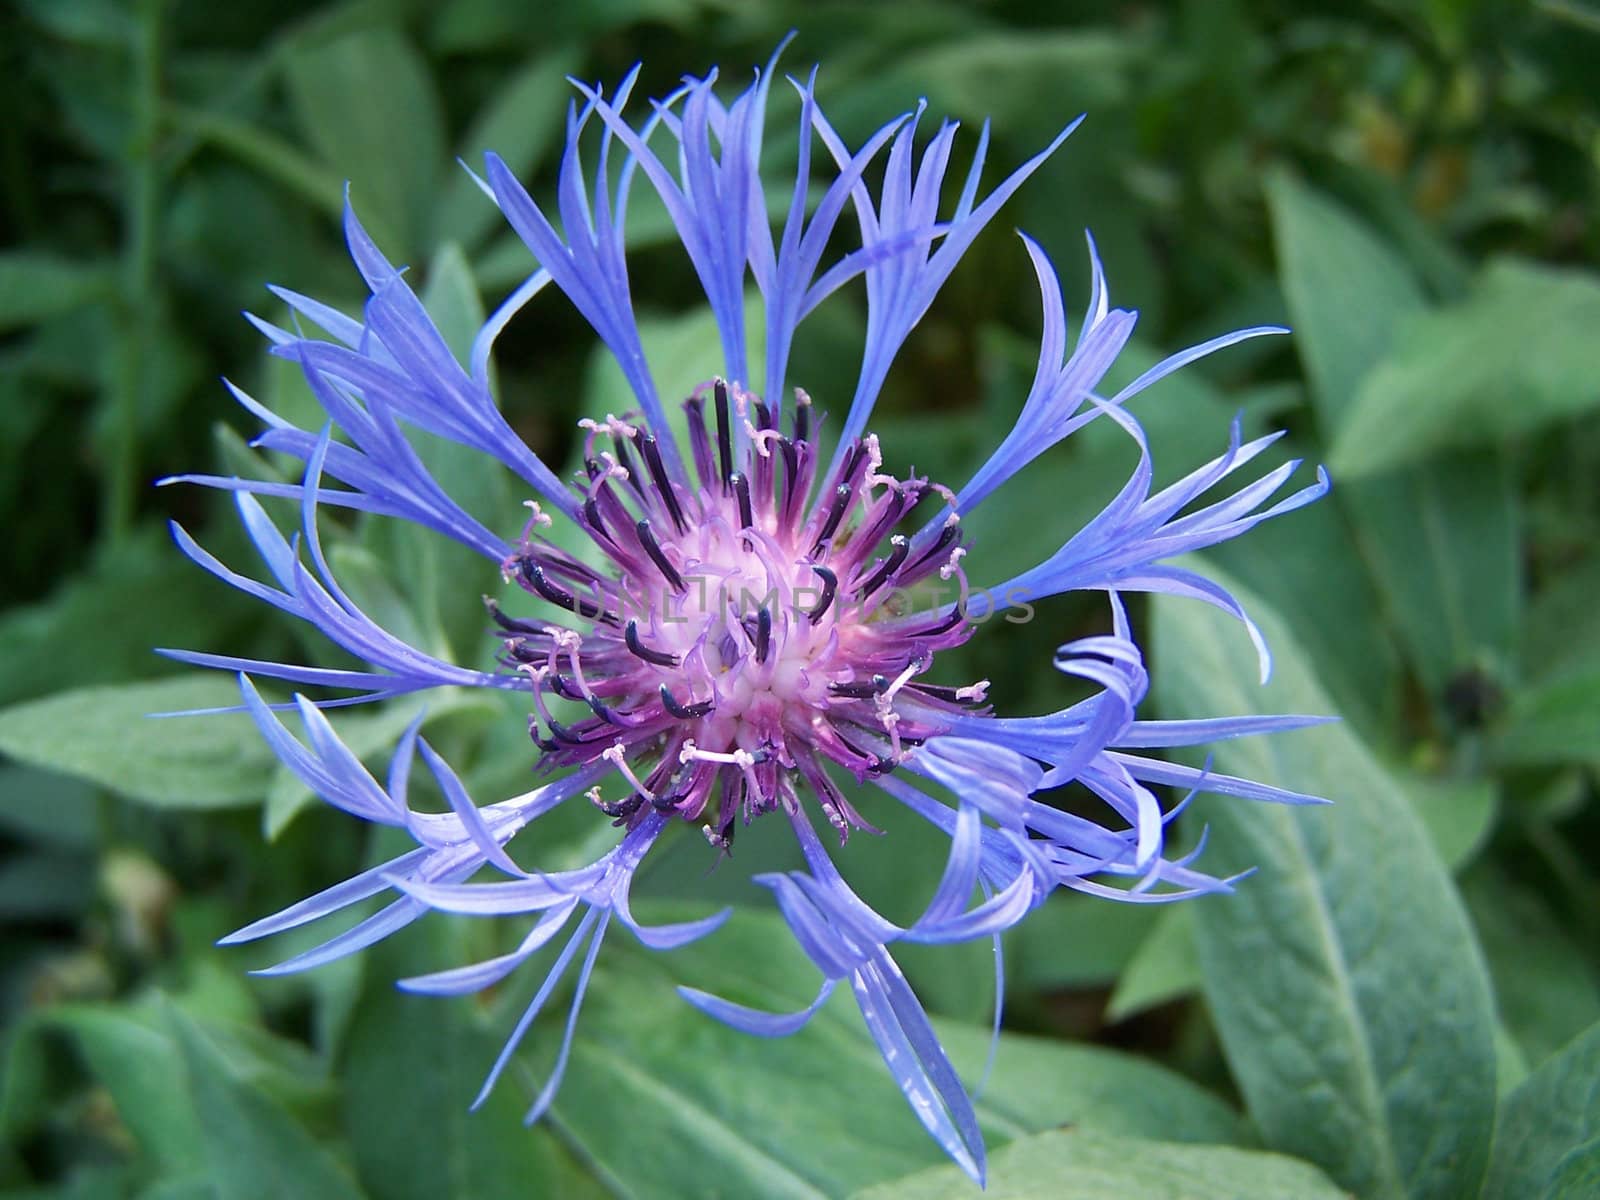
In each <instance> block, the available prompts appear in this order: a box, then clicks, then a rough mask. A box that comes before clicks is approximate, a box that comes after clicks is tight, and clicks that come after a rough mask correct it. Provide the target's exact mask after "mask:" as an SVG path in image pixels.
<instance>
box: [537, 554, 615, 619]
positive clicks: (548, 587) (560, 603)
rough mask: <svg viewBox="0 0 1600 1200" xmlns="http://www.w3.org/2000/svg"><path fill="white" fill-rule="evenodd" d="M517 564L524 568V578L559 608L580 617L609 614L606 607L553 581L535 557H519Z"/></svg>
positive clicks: (603, 617) (602, 617)
mask: <svg viewBox="0 0 1600 1200" xmlns="http://www.w3.org/2000/svg"><path fill="white" fill-rule="evenodd" d="M517 565H518V566H519V567H520V568H521V569H522V576H523V578H524V579H526V580H527V581H528V582H529V583H531V584H532V585H533V590H534V591H536V592H538V593H539V595H541V596H543V597H544V598H545V599H546V600H548V601H550V603H551V604H554V605H556V606H557V607H558V608H564V609H566V610H567V611H568V612H570V613H576V614H577V615H578V616H580V617H589V618H596V617H598V618H601V619H605V618H606V617H607V616H608V615H609V614H608V613H607V612H606V611H605V609H603V608H601V607H600V606H599V605H598V604H596V603H594V602H593V601H592V600H585V599H583V598H582V597H580V596H575V595H573V594H572V593H571V592H569V591H567V589H566V588H564V587H562V586H561V585H560V584H558V583H555V582H553V581H552V580H551V579H550V578H549V576H547V575H546V574H545V573H544V568H542V567H541V566H540V565H539V564H538V563H536V562H534V561H533V559H531V558H522V559H519V560H518V562H517Z"/></svg>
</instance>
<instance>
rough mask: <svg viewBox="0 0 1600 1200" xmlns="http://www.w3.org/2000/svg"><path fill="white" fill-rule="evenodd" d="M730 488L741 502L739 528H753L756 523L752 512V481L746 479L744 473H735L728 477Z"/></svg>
mask: <svg viewBox="0 0 1600 1200" xmlns="http://www.w3.org/2000/svg"><path fill="white" fill-rule="evenodd" d="M728 486H729V487H731V488H733V494H734V496H735V497H736V498H737V499H738V501H739V528H740V529H750V528H752V527H753V526H754V525H755V523H756V521H755V516H754V514H753V513H752V512H751V511H750V481H749V480H748V479H746V478H745V477H744V473H743V472H742V471H735V472H734V473H733V474H732V475H730V476H728Z"/></svg>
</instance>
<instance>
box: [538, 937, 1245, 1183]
mask: <svg viewBox="0 0 1600 1200" xmlns="http://www.w3.org/2000/svg"><path fill="white" fill-rule="evenodd" d="M700 911H701V912H703V911H704V910H703V909H701V910H700ZM641 915H643V910H641ZM682 915H683V914H681V913H680V914H678V916H679V918H680V919H681V916H682ZM666 916H667V914H665V913H660V912H659V911H658V912H656V913H652V914H651V916H650V917H649V918H647V919H651V920H656V919H666ZM679 980H681V981H682V982H684V983H688V984H691V985H693V986H695V987H699V988H702V989H705V990H708V991H712V992H715V993H717V994H719V995H726V996H729V997H730V998H732V999H737V1000H739V1001H740V1002H742V1003H749V1004H753V1005H757V1006H759V1007H763V1008H767V1009H770V1010H773V1011H777V1010H781V1009H784V1008H794V1007H797V1006H799V1005H802V1004H804V1003H805V1002H806V1001H807V1000H809V999H810V996H811V993H813V992H814V991H815V988H816V976H815V971H814V969H812V968H811V967H809V965H808V964H806V962H805V960H804V957H803V956H802V955H801V954H800V952H799V950H798V949H797V948H796V947H795V945H794V942H793V939H792V937H791V935H790V934H789V933H788V931H787V929H786V927H785V926H784V924H783V922H782V920H781V918H779V917H778V916H777V915H776V914H774V913H771V912H764V911H763V912H755V911H749V910H742V909H741V910H737V911H736V912H735V915H734V917H733V919H732V920H731V921H730V922H729V924H728V925H726V926H725V927H724V928H723V929H722V930H721V931H719V932H718V933H717V934H716V935H714V936H713V937H711V938H708V939H706V941H705V942H704V943H703V944H698V945H695V946H691V947H686V948H684V949H682V950H679V951H675V952H673V953H672V954H670V955H651V954H648V953H647V952H642V951H635V950H631V949H629V948H625V947H623V946H620V945H608V946H607V947H606V953H605V954H604V955H603V956H602V958H601V965H600V967H598V968H597V971H596V977H595V982H594V985H593V987H592V988H591V991H590V994H589V998H588V1000H587V1001H586V1003H585V1007H584V1011H583V1014H582V1018H581V1020H580V1023H579V1027H578V1038H577V1043H576V1045H575V1047H574V1049H573V1059H572V1063H571V1067H570V1069H569V1071H568V1073H567V1076H566V1079H565V1080H564V1082H563V1084H562V1090H561V1092H560V1094H559V1096H558V1097H557V1100H556V1116H557V1118H558V1119H559V1121H560V1124H561V1127H562V1128H563V1129H564V1130H565V1131H567V1132H568V1133H570V1135H571V1136H572V1138H573V1139H574V1140H575V1142H576V1144H577V1146H578V1147H579V1148H580V1149H581V1150H582V1152H583V1153H584V1155H585V1156H586V1157H588V1158H589V1159H591V1160H592V1161H593V1162H594V1163H595V1164H596V1166H597V1168H598V1169H599V1170H600V1171H601V1173H602V1174H603V1176H604V1177H605V1178H606V1179H608V1180H609V1181H610V1182H611V1183H612V1184H613V1186H615V1187H617V1188H618V1189H619V1190H621V1191H623V1192H635V1193H639V1194H648V1195H652V1196H680V1195H681V1196H698V1195H702V1194H703V1193H704V1189H705V1178H704V1169H705V1163H706V1161H707V1160H708V1159H712V1160H715V1161H716V1162H717V1163H718V1164H719V1166H718V1170H719V1173H720V1175H719V1178H720V1186H721V1187H722V1188H723V1189H724V1190H725V1192H726V1193H727V1194H729V1195H747V1194H750V1195H754V1194H760V1195H798V1196H816V1195H819V1194H822V1195H841V1194H846V1193H848V1192H851V1191H853V1190H855V1189H858V1188H861V1187H865V1186H868V1185H870V1184H872V1183H875V1182H880V1181H882V1180H885V1179H893V1178H898V1177H899V1176H901V1175H904V1174H905V1173H907V1172H908V1171H911V1170H915V1169H916V1168H918V1167H920V1166H926V1165H931V1164H933V1163H936V1162H938V1161H940V1159H939V1151H938V1149H937V1147H936V1146H935V1145H934V1144H933V1143H932V1142H931V1141H929V1140H928V1139H927V1137H926V1135H925V1134H924V1132H923V1130H922V1127H921V1125H920V1124H919V1123H918V1121H917V1120H916V1118H915V1117H914V1116H913V1115H912V1113H911V1112H910V1110H909V1109H908V1108H907V1107H906V1104H905V1100H904V1097H903V1096H902V1095H901V1094H900V1092H899V1090H898V1089H897V1088H896V1087H895V1084H894V1082H893V1079H892V1077H891V1076H890V1074H889V1072H888V1071H887V1070H886V1069H885V1067H884V1063H883V1059H882V1056H881V1055H880V1053H879V1052H878V1050H877V1048H876V1047H875V1046H874V1045H873V1044H872V1042H871V1041H870V1040H868V1038H867V1036H866V1034H865V1031H864V1029H863V1028H862V1026H861V1019H860V1016H859V1014H858V1013H857V1012H856V1010H855V1008H854V1005H853V1004H852V1003H851V1002H850V1001H849V999H848V998H847V997H845V996H844V995H842V994H841V995H839V996H836V997H835V998H834V1000H833V1001H831V1002H830V1003H829V1004H828V1005H827V1006H825V1008H824V1009H823V1011H822V1012H821V1013H820V1014H819V1015H818V1016H817V1017H816V1018H815V1019H814V1020H813V1021H812V1022H811V1023H810V1024H809V1025H808V1026H807V1027H806V1028H805V1029H804V1030H802V1031H801V1032H800V1033H798V1034H796V1035H795V1036H793V1037H791V1038H782V1039H773V1040H768V1039H761V1038H753V1037H749V1036H747V1035H745V1034H741V1033H738V1032H736V1031H734V1030H731V1029H727V1028H725V1027H724V1026H722V1025H720V1024H719V1023H717V1022H715V1021H713V1020H711V1019H710V1018H708V1017H706V1016H704V1015H702V1014H701V1013H698V1012H696V1011H695V1010H693V1009H692V1008H690V1007H689V1006H688V1005H686V1004H684V1003H682V1002H681V1001H680V1000H679V999H678V998H677V997H676V996H674V995H673V993H672V990H671V987H670V984H671V983H672V982H675V981H679ZM513 1011H514V1010H513ZM559 1016H560V1014H555V1015H553V1016H552V1019H551V1022H550V1023H549V1024H548V1025H546V1026H545V1028H546V1029H547V1030H548V1033H547V1034H546V1037H548V1038H553V1037H554V1036H555V1033H556V1024H555V1022H556V1021H557V1020H558V1019H559ZM937 1028H938V1030H939V1035H940V1038H941V1040H942V1041H943V1043H944V1045H945V1046H946V1048H947V1050H948V1051H949V1053H950V1055H951V1058H952V1061H953V1062H954V1064H955V1066H956V1068H957V1069H958V1070H959V1071H960V1072H962V1074H963V1077H964V1078H966V1079H967V1080H968V1081H969V1083H971V1084H975V1083H976V1080H977V1078H978V1076H979V1074H980V1072H981V1071H982V1069H983V1063H984V1060H985V1057H986V1055H987V1052H988V1044H989V1034H988V1031H987V1030H985V1029H981V1028H978V1027H975V1026H967V1025H962V1024H960V1023H957V1022H951V1021H940V1022H938V1025H937ZM977 1108H978V1114H979V1119H980V1121H981V1122H982V1124H983V1126H984V1128H985V1129H986V1130H987V1132H988V1136H989V1138H990V1141H991V1144H999V1143H1000V1142H1001V1141H1004V1140H1006V1139H1009V1138H1014V1137H1018V1136H1021V1135H1023V1134H1026V1133H1031V1132H1037V1131H1039V1130H1042V1129H1047V1128H1050V1127H1052V1126H1054V1125H1058V1124H1061V1123H1064V1122H1070V1123H1072V1124H1075V1125H1083V1126H1085V1127H1088V1128H1094V1129H1099V1130H1104V1131H1107V1132H1111V1133H1119V1134H1125V1133H1132V1134H1141V1135H1156V1134H1160V1135H1161V1136H1164V1137H1169V1138H1173V1139H1192V1140H1195V1141H1217V1140H1223V1139H1228V1138H1231V1137H1234V1136H1236V1134H1237V1132H1238V1123H1237V1118H1236V1117H1235V1115H1234V1114H1233V1113H1232V1112H1231V1111H1230V1110H1229V1109H1228V1108H1227V1107H1226V1106H1225V1105H1224V1104H1222V1103H1221V1102H1220V1101H1219V1100H1217V1099H1216V1098H1215V1097H1213V1096H1210V1095H1209V1094H1207V1093H1206V1092H1204V1091H1203V1090H1202V1089H1200V1088H1199V1087H1197V1086H1196V1085H1194V1084H1192V1083H1190V1082H1188V1081H1186V1080H1183V1079H1181V1078H1180V1077H1178V1076H1176V1075H1174V1074H1173V1073H1171V1072H1169V1071H1167V1070H1165V1069H1164V1068H1161V1067H1159V1066H1156V1065H1154V1064H1152V1063H1148V1062H1143V1061H1140V1060H1138V1059H1134V1058H1132V1057H1130V1056H1127V1055H1123V1054H1120V1053H1117V1052H1115V1051H1111V1050H1106V1049H1102V1048H1099V1047H1089V1046H1074V1045H1070V1044H1064V1043H1061V1042H1049V1041H1044V1040H1041V1039H1036V1038H1022V1037H1016V1036H1013V1035H1006V1036H1005V1037H1003V1038H1002V1039H1001V1044H1000V1048H999V1053H998V1056H997V1059H996V1064H995V1071H994V1074H993V1076H992V1077H991V1079H990V1081H989V1085H988V1087H987V1089H986V1090H985V1092H984V1094H983V1096H982V1097H981V1098H980V1099H979V1100H978V1102H977ZM618 1112H628V1113H630V1114H632V1116H631V1117H630V1123H629V1130H628V1136H626V1137H618V1136H617V1134H616V1114H617V1113H618ZM752 1113H760V1114H761V1119H760V1120H752V1119H751V1114H752ZM818 1147H828V1148H829V1149H828V1152H827V1153H825V1154H823V1153H818V1149H817V1148H818Z"/></svg>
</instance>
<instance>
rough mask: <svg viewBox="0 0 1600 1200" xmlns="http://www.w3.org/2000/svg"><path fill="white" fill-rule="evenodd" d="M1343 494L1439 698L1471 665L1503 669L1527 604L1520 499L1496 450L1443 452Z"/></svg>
mask: <svg viewBox="0 0 1600 1200" xmlns="http://www.w3.org/2000/svg"><path fill="white" fill-rule="evenodd" d="M1335 494H1336V495H1337V496H1338V497H1339V498H1340V502H1341V503H1343V504H1345V505H1346V506H1347V507H1348V509H1349V511H1350V513H1351V514H1352V517H1353V519H1354V521H1355V525H1356V538H1357V541H1358V543H1359V544H1360V545H1361V547H1362V549H1363V551H1364V552H1365V553H1366V556H1367V558H1368V560H1369V562H1370V563H1371V564H1372V570H1373V573H1374V576H1375V578H1376V579H1377V581H1378V587H1379V590H1380V592H1381V593H1382V595H1383V597H1384V600H1385V602H1386V604H1387V607H1388V617H1389V620H1390V622H1391V624H1392V625H1393V626H1394V628H1395V629H1396V630H1397V632H1398V633H1399V634H1400V636H1401V638H1402V639H1403V641H1404V642H1405V644H1406V646H1407V648H1408V649H1409V651H1410V655H1411V658H1412V661H1413V663H1414V665H1415V666H1416V669H1417V671H1418V673H1419V674H1420V675H1421V676H1422V679H1423V682H1424V683H1426V684H1427V685H1428V689H1429V692H1430V694H1431V695H1432V696H1433V697H1434V698H1435V699H1436V700H1437V699H1438V698H1439V697H1440V696H1441V694H1442V693H1443V691H1444V689H1445V688H1446V686H1447V685H1448V684H1449V683H1450V681H1451V680H1452V679H1454V678H1456V677H1457V676H1459V675H1460V674H1461V673H1463V672H1468V671H1478V670H1487V671H1488V673H1489V675H1490V677H1491V678H1494V677H1496V676H1498V675H1501V674H1503V673H1504V672H1505V670H1506V667H1507V664H1508V663H1509V662H1510V661H1511V659H1512V657H1513V648H1514V646H1515V644H1516V640H1517V626H1518V617H1519V615H1520V608H1521V591H1522V584H1521V580H1522V568H1521V563H1520V560H1519V555H1520V549H1519V543H1518V525H1519V520H1520V518H1519V514H1518V501H1517V495H1516V491H1515V488H1514V484H1513V480H1512V477H1511V472H1510V470H1509V468H1508V466H1507V464H1506V463H1505V461H1504V460H1503V459H1502V458H1500V457H1498V456H1496V455H1493V454H1488V453H1484V454H1478V455H1472V456H1455V457H1450V458H1441V459H1438V460H1436V461H1434V462H1431V463H1428V464H1426V465H1424V466H1421V467H1417V468H1416V469H1414V470H1409V471H1406V472H1403V473H1400V474H1396V475H1393V476H1389V477H1385V478H1383V479H1372V480H1361V481H1358V482H1354V483H1351V484H1349V485H1348V486H1343V487H1340V486H1339V485H1337V483H1336V484H1335Z"/></svg>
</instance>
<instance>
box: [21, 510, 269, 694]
mask: <svg viewBox="0 0 1600 1200" xmlns="http://www.w3.org/2000/svg"><path fill="white" fill-rule="evenodd" d="M259 608H260V602H259V601H257V600H253V599H251V598H249V597H247V596H244V595H242V594H240V593H238V592H235V591H234V589H232V588H230V587H227V586H225V585H223V584H221V583H217V582H214V581H211V580H207V579H206V578H204V573H203V572H201V571H200V569H199V568H198V567H196V566H195V565H194V564H193V563H191V562H189V560H188V559H186V558H184V557H183V555H182V554H180V553H178V551H177V550H176V549H175V548H174V547H173V546H172V543H171V540H170V538H169V537H168V536H167V534H166V532H165V531H164V530H163V531H160V532H158V531H156V530H154V529H142V530H139V531H138V532H136V533H134V534H133V535H131V536H130V537H128V538H127V539H126V540H125V541H123V542H122V543H121V544H119V545H111V546H105V547H102V548H101V549H99V550H98V551H97V552H96V553H95V554H94V555H93V557H92V558H91V559H90V560H89V563H88V566H87V569H85V570H83V571H80V572H79V573H77V574H75V575H73V576H71V577H69V578H67V579H66V580H64V581H63V582H62V583H61V584H60V586H58V587H57V588H55V590H53V591H52V592H51V593H50V594H49V596H48V597H47V598H46V599H44V600H42V601H40V602H39V603H37V604H29V605H25V606H19V607H16V608H13V609H11V610H9V611H8V612H6V613H4V614H3V615H0V662H3V663H4V664H5V669H4V670H3V671H0V704H8V705H9V704H14V703H16V702H17V701H19V700H29V699H32V698H34V697H36V696H42V695H45V694H46V693H49V692H51V691H59V690H61V689H63V688H69V687H82V686H84V685H86V684H92V683H122V682H124V681H126V680H128V679H137V678H139V677H141V676H146V675H150V674H154V673H158V672H160V671H161V670H162V669H163V668H164V666H165V664H164V662H163V660H162V659H160V658H158V657H157V656H156V655H155V654H154V653H153V652H152V648H153V647H155V646H190V647H196V646H197V647H201V648H204V649H218V648H220V647H221V644H222V642H223V641H224V639H225V636H226V634H227V631H228V630H230V629H231V628H233V627H234V626H235V625H236V624H237V623H238V622H239V621H240V620H241V618H244V619H248V617H249V616H251V615H255V614H257V613H258V611H259ZM88 629H96V630H115V631H116V634H115V636H105V637H100V638H97V639H96V642H95V647H94V653H92V654H90V653H85V652H84V631H85V630H88Z"/></svg>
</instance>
